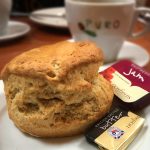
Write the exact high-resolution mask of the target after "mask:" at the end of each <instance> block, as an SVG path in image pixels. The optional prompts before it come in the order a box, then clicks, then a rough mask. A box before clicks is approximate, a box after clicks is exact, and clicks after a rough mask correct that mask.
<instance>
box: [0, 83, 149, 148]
mask: <svg viewBox="0 0 150 150" xmlns="http://www.w3.org/2000/svg"><path fill="white" fill-rule="evenodd" d="M141 116H142V117H144V118H146V122H145V125H144V128H143V129H142V130H141V132H140V133H139V135H138V136H137V138H136V139H135V140H134V142H133V143H132V144H131V145H130V146H129V148H128V150H149V147H150V142H149V139H150V106H149V107H147V108H146V109H145V110H144V111H143V112H141ZM64 130H65V129H64ZM33 149H36V150H97V148H96V147H94V146H93V145H90V144H89V143H87V141H86V140H85V138H84V136H83V135H81V136H76V137H72V138H60V139H59V138H58V139H51V138H47V139H43V138H35V137H31V136H29V135H26V134H24V133H22V132H21V131H20V130H18V129H17V128H16V126H14V124H13V123H12V121H11V120H10V119H9V117H8V114H7V110H6V100H5V96H4V92H3V83H2V81H1V80H0V150H33Z"/></svg>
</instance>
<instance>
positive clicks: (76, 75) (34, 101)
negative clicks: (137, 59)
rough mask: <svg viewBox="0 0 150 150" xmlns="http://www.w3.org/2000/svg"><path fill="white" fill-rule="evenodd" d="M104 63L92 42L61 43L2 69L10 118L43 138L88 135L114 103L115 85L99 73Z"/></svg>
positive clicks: (38, 50) (36, 49)
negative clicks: (87, 132)
mask: <svg viewBox="0 0 150 150" xmlns="http://www.w3.org/2000/svg"><path fill="white" fill-rule="evenodd" d="M102 62H103V55H102V52H101V50H100V49H99V48H97V47H96V45H95V44H94V43H91V42H74V43H71V42H67V41H65V42H60V43H56V44H54V45H47V46H43V47H40V48H35V49H33V50H30V51H27V52H25V53H23V54H21V55H20V56H18V57H16V58H14V59H13V60H12V61H11V62H10V63H8V64H7V65H6V66H5V68H4V69H3V71H2V79H3V81H4V89H5V94H6V99H7V108H8V114H9V117H10V118H11V119H12V121H13V122H14V123H15V125H16V126H17V127H18V128H19V129H20V130H22V131H23V132H26V133H28V134H31V135H34V136H38V137H64V136H72V135H75V134H80V133H83V132H84V131H85V130H86V129H87V128H88V127H89V126H90V125H92V124H93V123H94V122H96V121H97V120H98V119H100V118H102V117H103V116H104V115H105V114H106V113H107V112H108V111H109V109H110V106H111V103H112V99H113V90H112V87H111V85H110V83H109V82H108V81H106V80H105V79H104V78H103V77H102V76H100V75H99V74H98V68H99V66H100V65H102Z"/></svg>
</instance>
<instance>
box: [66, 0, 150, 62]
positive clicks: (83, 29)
mask: <svg viewBox="0 0 150 150" xmlns="http://www.w3.org/2000/svg"><path fill="white" fill-rule="evenodd" d="M65 5H66V17H67V21H68V25H69V29H70V31H71V34H72V36H73V39H74V40H75V41H81V40H91V41H94V42H95V43H96V44H97V45H98V46H99V47H101V48H102V49H103V52H104V57H105V62H112V61H114V60H116V58H117V55H118V52H119V50H120V49H121V46H122V45H123V42H124V41H125V40H126V39H127V38H128V37H129V36H132V37H138V36H141V35H142V34H143V33H145V32H146V31H147V29H148V26H147V23H146V22H144V21H143V23H144V24H145V29H143V30H142V31H140V33H132V30H133V27H134V24H135V22H136V21H137V19H138V15H139V14H140V13H145V12H150V9H148V8H143V7H142V8H141V7H140V8H136V2H135V0H66V1H65Z"/></svg>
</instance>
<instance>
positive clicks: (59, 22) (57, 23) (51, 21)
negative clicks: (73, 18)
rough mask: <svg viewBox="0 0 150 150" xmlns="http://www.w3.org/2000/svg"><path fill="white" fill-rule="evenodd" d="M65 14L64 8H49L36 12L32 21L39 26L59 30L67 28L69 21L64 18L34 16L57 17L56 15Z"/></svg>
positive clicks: (32, 16) (31, 17)
mask: <svg viewBox="0 0 150 150" xmlns="http://www.w3.org/2000/svg"><path fill="white" fill-rule="evenodd" d="M63 13H65V8H64V7H55V8H47V9H41V10H36V11H34V12H32V13H31V16H30V19H31V20H32V21H33V22H35V23H38V24H41V25H45V26H50V27H57V28H67V27H68V25H67V21H66V19H65V18H64V17H62V18H61V17H37V16H34V15H32V14H45V15H50V14H52V15H55V14H63Z"/></svg>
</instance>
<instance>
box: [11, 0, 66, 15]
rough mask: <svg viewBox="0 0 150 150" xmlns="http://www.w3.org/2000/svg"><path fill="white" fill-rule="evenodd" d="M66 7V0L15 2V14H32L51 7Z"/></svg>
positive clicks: (20, 0) (26, 0)
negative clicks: (34, 11)
mask: <svg viewBox="0 0 150 150" xmlns="http://www.w3.org/2000/svg"><path fill="white" fill-rule="evenodd" d="M58 6H64V0H13V8H12V11H13V12H26V13H28V12H31V11H33V10H37V9H41V8H47V7H48V8H49V7H58Z"/></svg>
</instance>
